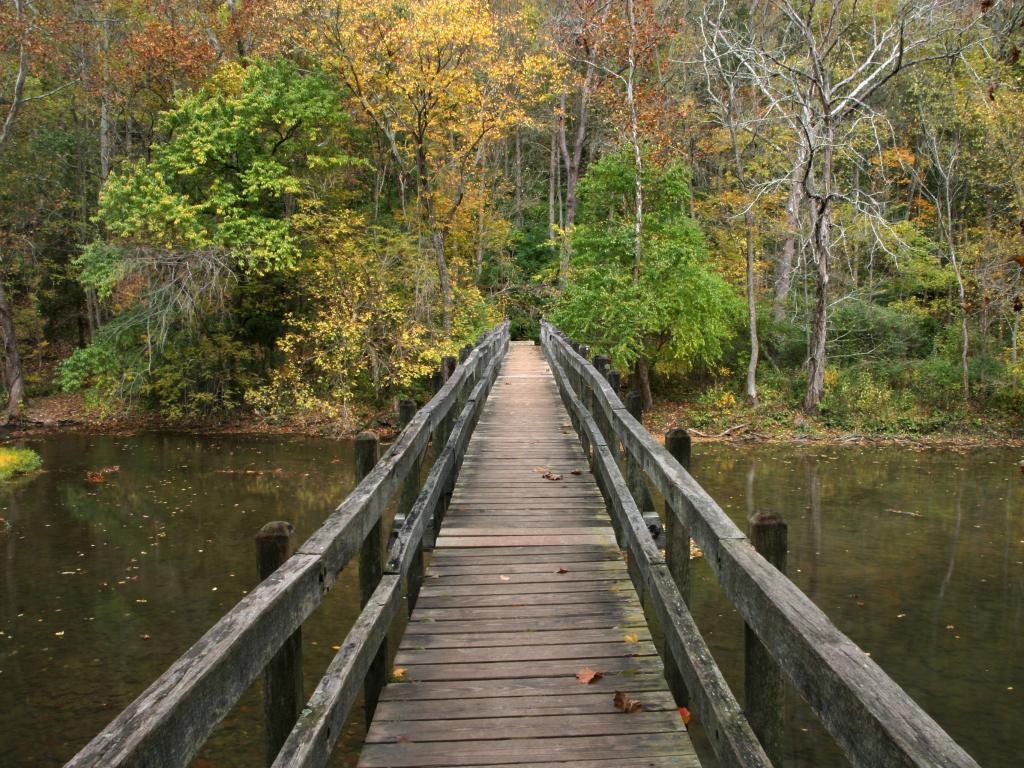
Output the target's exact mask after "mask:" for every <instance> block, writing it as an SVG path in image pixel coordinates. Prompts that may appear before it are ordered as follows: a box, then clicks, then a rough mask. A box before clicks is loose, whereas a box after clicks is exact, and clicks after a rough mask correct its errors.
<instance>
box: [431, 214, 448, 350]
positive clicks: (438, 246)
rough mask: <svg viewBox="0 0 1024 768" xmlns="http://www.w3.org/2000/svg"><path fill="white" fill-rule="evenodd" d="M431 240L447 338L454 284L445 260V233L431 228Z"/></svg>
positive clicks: (439, 229)
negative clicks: (439, 284)
mask: <svg viewBox="0 0 1024 768" xmlns="http://www.w3.org/2000/svg"><path fill="white" fill-rule="evenodd" d="M430 234H431V238H432V239H433V241H434V258H435V259H436V261H437V277H438V280H439V281H440V283H441V309H442V317H443V326H442V327H443V328H444V334H445V336H450V335H451V333H452V304H453V302H452V283H451V278H450V277H449V275H448V261H447V260H446V258H445V240H446V239H447V238H446V237H445V232H444V230H443V229H441V228H435V227H433V226H432V227H431V233H430Z"/></svg>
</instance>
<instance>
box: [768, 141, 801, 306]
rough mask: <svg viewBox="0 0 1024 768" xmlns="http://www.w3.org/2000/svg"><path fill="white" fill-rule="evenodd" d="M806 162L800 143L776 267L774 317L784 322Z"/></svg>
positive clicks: (791, 180)
mask: <svg viewBox="0 0 1024 768" xmlns="http://www.w3.org/2000/svg"><path fill="white" fill-rule="evenodd" d="M805 162H806V159H805V155H804V145H803V142H800V149H799V150H797V157H796V163H795V164H794V165H793V176H792V178H791V179H790V181H789V199H788V200H787V201H786V235H785V238H784V239H783V241H782V251H781V252H780V253H779V263H778V266H777V267H776V270H777V272H776V278H775V299H774V302H773V304H772V317H773V318H774V319H775V320H776V321H779V320H782V319H783V318H784V317H785V316H786V299H788V298H789V289H790V287H791V286H792V284H793V261H794V258H795V256H796V244H797V239H798V238H799V237H800V204H801V202H802V201H803V197H804V194H803V184H802V181H801V178H800V169H801V168H803V167H804V164H805Z"/></svg>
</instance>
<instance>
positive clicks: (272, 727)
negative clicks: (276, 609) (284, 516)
mask: <svg viewBox="0 0 1024 768" xmlns="http://www.w3.org/2000/svg"><path fill="white" fill-rule="evenodd" d="M294 548H295V527H294V526H293V525H292V524H291V523H288V522H284V521H277V522H273V523H267V524H266V525H264V526H263V527H262V528H260V531H259V533H257V534H256V572H257V574H258V575H259V578H260V581H263V580H264V579H266V578H269V577H270V575H271V574H272V573H274V571H276V570H277V569H278V568H280V567H281V566H282V565H284V564H285V562H286V561H287V560H288V558H289V557H291V556H292V552H293V550H294ZM303 701H305V697H304V696H303V695H302V627H299V628H298V629H296V630H295V631H294V632H293V633H292V634H291V636H290V637H289V638H288V639H287V640H285V641H284V643H283V644H282V646H281V648H280V649H279V650H278V652H277V653H275V654H274V657H273V658H272V659H271V660H270V663H268V664H267V668H266V669H265V670H264V671H263V721H264V733H265V740H266V762H267V765H270V764H272V763H273V762H274V757H275V756H276V755H277V753H278V751H280V749H281V746H282V745H283V744H284V742H285V740H286V739H287V738H288V734H289V733H290V732H291V730H292V726H294V725H295V721H296V720H297V719H298V717H299V712H301V711H302V703H303Z"/></svg>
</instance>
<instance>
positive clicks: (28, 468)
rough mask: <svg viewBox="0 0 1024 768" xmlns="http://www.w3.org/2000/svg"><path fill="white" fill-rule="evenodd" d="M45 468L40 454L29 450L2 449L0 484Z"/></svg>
mask: <svg viewBox="0 0 1024 768" xmlns="http://www.w3.org/2000/svg"><path fill="white" fill-rule="evenodd" d="M41 466H43V460H42V459H41V458H39V454H38V453H36V452H35V451H33V450H30V449H28V448H8V447H6V446H4V447H0V482H5V481H7V480H10V479H11V478H12V477H14V476H15V475H24V474H26V473H28V472H33V471H35V470H37V469H39V468H40V467H41Z"/></svg>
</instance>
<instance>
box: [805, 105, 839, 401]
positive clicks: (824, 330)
mask: <svg viewBox="0 0 1024 768" xmlns="http://www.w3.org/2000/svg"><path fill="white" fill-rule="evenodd" d="M822 139H823V141H824V148H823V149H822V166H821V187H822V188H821V190H820V191H819V194H818V195H817V196H816V199H814V200H813V201H812V206H811V209H812V215H811V227H812V233H811V248H812V252H813V254H814V261H815V266H816V267H817V270H816V271H817V278H816V280H815V285H814V318H813V320H812V322H811V350H810V360H809V364H808V370H807V395H806V397H805V398H804V411H806V412H807V413H814V412H816V411H817V410H818V404H819V403H820V402H821V398H822V396H823V395H824V394H825V364H826V359H825V342H826V341H827V339H828V281H829V260H830V257H831V255H832V188H833V184H834V179H833V175H832V157H833V154H832V153H833V141H834V139H835V133H834V129H833V127H832V126H831V125H830V124H826V126H825V128H824V131H823V136H822ZM808 162H811V158H810V153H808Z"/></svg>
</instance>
